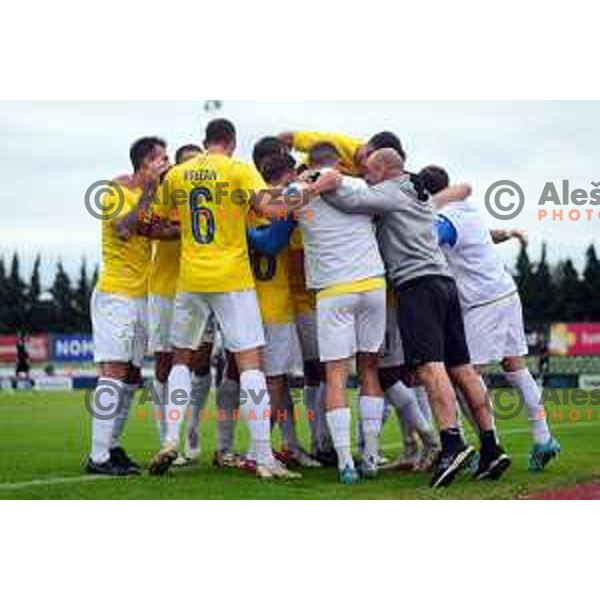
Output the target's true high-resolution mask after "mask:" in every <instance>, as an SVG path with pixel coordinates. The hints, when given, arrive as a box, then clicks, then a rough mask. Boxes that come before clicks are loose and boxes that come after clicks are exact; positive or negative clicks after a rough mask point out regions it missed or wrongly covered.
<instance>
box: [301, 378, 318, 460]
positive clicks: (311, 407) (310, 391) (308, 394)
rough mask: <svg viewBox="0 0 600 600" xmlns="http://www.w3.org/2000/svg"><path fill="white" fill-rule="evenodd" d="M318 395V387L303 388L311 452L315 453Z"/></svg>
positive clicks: (308, 386)
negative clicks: (307, 413) (308, 413)
mask: <svg viewBox="0 0 600 600" xmlns="http://www.w3.org/2000/svg"><path fill="white" fill-rule="evenodd" d="M318 394H319V386H314V385H307V386H305V387H304V404H305V406H306V410H307V412H308V411H309V412H310V413H311V415H308V425H309V427H310V439H311V446H310V447H311V449H312V452H316V451H317V396H318Z"/></svg>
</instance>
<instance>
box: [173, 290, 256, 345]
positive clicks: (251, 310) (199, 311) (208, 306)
mask: <svg viewBox="0 0 600 600" xmlns="http://www.w3.org/2000/svg"><path fill="white" fill-rule="evenodd" d="M213 314H214V316H215V319H216V321H217V324H218V325H219V328H220V329H221V333H222V334H223V345H224V347H225V349H226V350H229V351H230V352H244V351H246V350H253V349H254V348H261V347H262V346H264V345H265V336H264V331H263V324H262V320H261V316H260V310H259V307H258V300H257V299H256V292H255V291H254V290H245V291H243V292H224V293H220V294H208V293H197V294H191V293H181V294H177V297H176V298H175V309H174V314H173V326H172V328H171V344H172V346H173V347H175V348H181V349H186V350H195V349H196V348H198V347H199V346H200V344H201V343H202V339H203V336H204V334H205V332H206V330H207V328H208V327H209V325H210V318H211V316H212V315H213Z"/></svg>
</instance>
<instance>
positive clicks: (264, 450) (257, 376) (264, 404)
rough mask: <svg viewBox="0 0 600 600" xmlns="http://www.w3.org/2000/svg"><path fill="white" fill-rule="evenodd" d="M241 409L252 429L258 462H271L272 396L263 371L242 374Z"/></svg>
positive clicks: (251, 435)
mask: <svg viewBox="0 0 600 600" xmlns="http://www.w3.org/2000/svg"><path fill="white" fill-rule="evenodd" d="M240 410H241V414H242V418H243V419H244V421H246V423H247V424H248V429H249V430H250V438H251V440H252V444H253V445H254V451H255V452H256V462H257V464H259V465H267V464H269V463H271V462H272V461H273V452H272V450H271V419H270V418H269V417H268V415H267V414H266V413H268V412H270V410H271V398H270V397H269V390H268V389H267V379H266V377H265V375H264V373H262V372H261V371H245V372H244V373H241V374H240ZM265 417H266V418H265Z"/></svg>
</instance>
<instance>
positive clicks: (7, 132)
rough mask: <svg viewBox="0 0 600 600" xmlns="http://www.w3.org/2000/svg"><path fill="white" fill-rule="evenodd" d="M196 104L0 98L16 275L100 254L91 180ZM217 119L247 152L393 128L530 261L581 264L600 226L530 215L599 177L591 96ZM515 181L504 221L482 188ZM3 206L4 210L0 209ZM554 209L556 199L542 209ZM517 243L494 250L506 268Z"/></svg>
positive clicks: (0, 164) (184, 117)
mask: <svg viewBox="0 0 600 600" xmlns="http://www.w3.org/2000/svg"><path fill="white" fill-rule="evenodd" d="M204 104H205V101H204V100H198V101H168V102H167V101H114V102H112V101H98V102H92V101H77V102H58V101H53V102H48V101H31V102H12V101H0V177H1V179H2V181H3V185H2V186H1V187H0V203H1V204H2V206H3V207H4V208H5V210H4V211H3V213H4V218H3V219H2V220H1V221H0V254H2V255H3V256H4V257H5V260H6V259H7V258H8V257H10V255H11V254H12V253H13V252H14V251H15V250H18V251H19V253H20V255H21V257H22V262H23V263H24V271H27V270H28V269H29V268H30V266H31V264H32V262H33V258H34V257H35V255H36V254H37V253H38V252H39V253H40V254H41V255H42V263H43V278H44V282H45V283H46V284H48V283H49V279H50V278H51V277H52V274H53V272H54V268H55V264H56V261H58V260H62V261H63V263H64V264H65V267H66V268H67V270H68V271H69V272H70V273H73V274H74V273H76V271H77V269H78V267H79V264H80V261H81V259H82V257H85V258H86V260H87V261H88V263H89V264H90V265H94V264H95V263H97V262H99V258H100V224H99V222H98V221H96V220H94V219H93V218H92V217H91V216H90V215H89V214H88V213H87V212H86V209H85V206H84V201H83V199H84V195H85V191H86V189H87V188H88V187H89V186H90V185H91V184H92V183H93V182H95V181H98V180H101V179H110V178H111V177H114V176H116V175H118V174H122V173H126V172H128V171H130V166H129V158H128V152H129V147H130V145H131V143H132V142H133V141H134V140H135V139H137V138H139V137H141V136H144V135H159V136H161V137H163V138H165V139H166V140H167V141H168V143H169V147H170V149H171V151H172V152H174V151H175V149H176V148H177V147H179V146H180V145H182V144H184V143H189V142H196V143H198V142H199V141H200V140H201V139H202V129H203V125H204V124H205V123H206V120H207V118H208V117H207V115H206V113H205V112H204V111H203V107H204ZM219 115H220V116H224V117H227V118H230V119H232V120H233V121H234V122H235V123H236V126H237V128H238V132H239V154H240V156H241V157H244V158H249V157H250V153H251V148H252V145H253V143H254V142H255V141H256V140H257V139H258V138H259V137H260V136H262V135H266V134H274V133H278V132H280V131H289V130H316V131H336V132H342V133H347V134H349V135H353V136H357V137H361V138H365V139H368V138H369V137H370V136H371V135H373V134H374V133H377V132H378V131H382V130H386V129H389V130H392V131H394V132H396V133H397V134H398V135H399V136H400V137H401V139H402V141H403V144H404V145H405V147H406V149H407V151H408V155H409V159H408V164H407V167H408V168H409V169H411V170H418V169H420V168H421V167H423V166H426V165H428V164H439V165H443V166H444V167H445V168H446V169H447V170H448V171H449V172H450V174H451V176H452V178H453V180H454V181H466V182H469V183H471V184H472V185H473V187H474V198H475V199H476V200H477V201H480V202H481V208H482V211H483V213H484V216H485V218H486V221H487V222H488V223H489V225H490V227H519V228H524V229H527V230H528V231H529V234H530V238H531V252H532V255H533V257H534V258H535V257H537V256H538V254H539V249H540V246H541V243H542V241H544V240H545V241H547V242H548V249H549V257H550V259H551V260H552V261H556V260H560V259H563V258H565V257H567V256H571V257H573V259H574V260H575V262H576V264H577V265H578V266H581V264H582V258H583V253H584V251H585V248H586V246H587V245H589V244H590V243H592V242H593V241H594V238H595V237H597V236H596V232H597V231H598V227H599V225H600V218H599V215H598V208H600V207H597V209H596V211H595V220H593V221H591V222H581V221H580V222H578V223H569V222H563V223H556V222H551V221H547V222H539V221H538V218H537V211H538V208H539V207H538V199H539V197H540V195H541V192H542V190H543V189H544V186H545V184H546V182H549V181H553V182H556V183H557V184H558V187H559V189H560V184H561V182H562V180H563V179H568V180H570V181H571V187H572V188H576V187H580V188H582V189H585V190H587V191H590V190H591V189H592V187H591V182H592V181H595V182H600V160H599V159H600V102H537V101H536V102H534V101H518V102H506V101H501V102H489V101H488V102H475V101H465V102H457V101H452V102H448V101H420V102H416V101H337V102H334V101H310V102H307V101H302V102H300V101H277V102H272V101H259V100H246V101H233V100H225V101H224V105H223V108H222V109H221V111H220V113H219ZM506 179H508V180H512V181H515V182H517V183H519V185H520V186H521V187H522V188H523V190H524V191H525V195H526V203H525V209H524V210H523V212H522V213H521V215H520V216H519V217H517V218H516V219H515V220H513V221H510V222H502V221H497V220H495V219H494V218H493V217H491V216H490V215H489V214H488V213H487V212H486V211H485V206H484V202H483V198H484V196H485V192H486V190H487V189H488V187H489V186H490V185H491V184H492V183H494V182H496V181H499V180H506ZM6 207H9V209H8V210H6ZM551 208H554V207H551ZM516 250H517V246H516V244H515V243H509V244H508V245H507V246H506V247H504V248H503V249H502V254H503V258H504V259H505V261H506V262H507V264H509V265H510V264H512V263H513V262H514V257H515V255H516Z"/></svg>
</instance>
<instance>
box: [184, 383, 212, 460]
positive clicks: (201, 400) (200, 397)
mask: <svg viewBox="0 0 600 600" xmlns="http://www.w3.org/2000/svg"><path fill="white" fill-rule="evenodd" d="M211 385H212V377H211V376H210V375H204V376H202V377H198V376H197V375H194V376H193V377H192V401H191V403H190V409H191V415H190V417H191V418H190V421H189V423H188V430H187V445H186V453H187V455H188V456H189V457H190V458H197V457H198V456H199V455H200V413H201V412H202V411H203V410H204V409H205V408H206V403H207V402H208V395H209V393H210V387H211Z"/></svg>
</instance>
